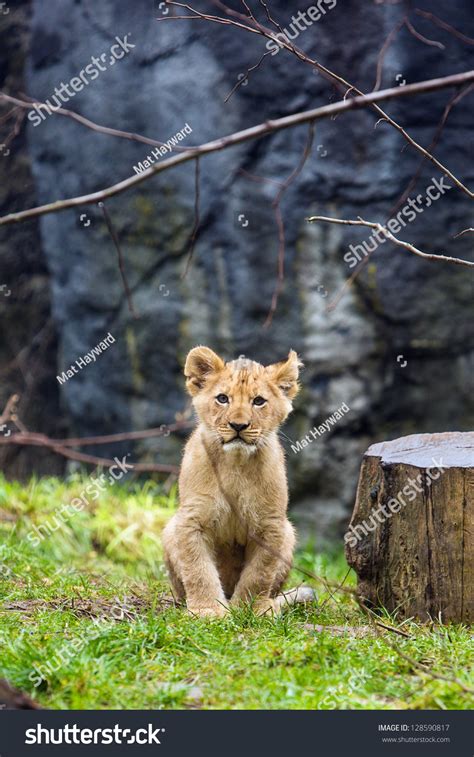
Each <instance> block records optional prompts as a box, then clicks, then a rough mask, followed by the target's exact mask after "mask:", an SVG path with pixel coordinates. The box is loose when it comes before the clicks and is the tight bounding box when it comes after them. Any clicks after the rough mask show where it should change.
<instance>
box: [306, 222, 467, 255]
mask: <svg viewBox="0 0 474 757" xmlns="http://www.w3.org/2000/svg"><path fill="white" fill-rule="evenodd" d="M306 220H307V221H310V222H318V221H322V222H325V223H336V224H340V225H343V226H367V227H368V228H370V229H376V230H377V231H378V232H380V233H381V234H383V235H384V236H385V237H387V239H390V241H391V242H393V243H394V244H396V245H398V246H399V247H403V248H404V249H405V250H408V252H411V253H413V255H418V257H420V258H425V259H426V260H436V261H438V262H443V263H454V264H455V265H462V266H466V268H474V261H472V262H471V261H470V260H462V259H461V258H451V257H449V256H447V255H432V254H431V253H428V252H422V251H421V250H419V249H418V248H417V247H415V246H414V245H412V244H410V243H409V242H404V241H403V240H401V239H398V238H397V237H396V236H394V235H393V234H392V233H391V232H390V231H389V230H388V229H386V228H385V227H384V226H382V224H381V223H372V222H371V221H364V220H363V219H362V218H359V219H358V220H357V221H355V220H349V219H346V218H329V217H327V216H311V217H310V218H307V219H306Z"/></svg>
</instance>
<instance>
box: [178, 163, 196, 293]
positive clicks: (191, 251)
mask: <svg viewBox="0 0 474 757" xmlns="http://www.w3.org/2000/svg"><path fill="white" fill-rule="evenodd" d="M199 176H200V170H199V158H196V163H195V173H194V226H193V230H192V232H191V239H190V242H189V252H188V259H187V261H186V268H185V269H184V273H183V275H182V277H181V278H183V279H184V277H185V276H186V274H187V272H188V270H189V266H190V265H191V261H192V259H193V255H194V245H195V243H196V235H197V232H198V229H199V204H200V186H199Z"/></svg>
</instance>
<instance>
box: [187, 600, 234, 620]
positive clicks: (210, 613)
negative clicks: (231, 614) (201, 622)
mask: <svg viewBox="0 0 474 757" xmlns="http://www.w3.org/2000/svg"><path fill="white" fill-rule="evenodd" d="M228 611H229V610H228V608H227V607H225V606H224V605H220V604H218V603H216V604H215V605H210V606H208V607H197V606H194V605H191V606H190V607H188V612H189V614H190V615H194V617H197V618H223V617H224V616H225V615H226V614H227V613H228Z"/></svg>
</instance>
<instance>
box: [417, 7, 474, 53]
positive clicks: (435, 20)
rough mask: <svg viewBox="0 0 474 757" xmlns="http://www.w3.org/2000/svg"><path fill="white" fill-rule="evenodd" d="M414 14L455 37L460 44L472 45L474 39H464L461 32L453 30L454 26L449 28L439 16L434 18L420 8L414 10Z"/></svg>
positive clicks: (431, 14)
mask: <svg viewBox="0 0 474 757" xmlns="http://www.w3.org/2000/svg"><path fill="white" fill-rule="evenodd" d="M415 13H417V14H418V16H423V18H427V19H429V20H430V21H432V22H433V24H436V26H439V28H440V29H444V31H446V32H449V34H452V35H453V37H457V38H458V39H460V40H461V41H462V42H465V43H466V44H467V45H474V39H472V37H466V35H465V34H463V33H462V32H459V31H458V30H457V29H455V28H454V26H451V24H448V23H446V21H443V20H442V19H441V18H439V16H435V14H434V13H430V12H429V11H423V10H421V8H415Z"/></svg>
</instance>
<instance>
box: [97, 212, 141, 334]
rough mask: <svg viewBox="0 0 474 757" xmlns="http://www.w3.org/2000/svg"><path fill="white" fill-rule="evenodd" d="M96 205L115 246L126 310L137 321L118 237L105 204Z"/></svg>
mask: <svg viewBox="0 0 474 757" xmlns="http://www.w3.org/2000/svg"><path fill="white" fill-rule="evenodd" d="M98 205H99V208H100V209H101V210H102V213H103V214H104V218H105V223H106V224H107V228H108V230H109V233H110V236H111V237H112V241H113V243H114V245H115V249H116V250H117V257H118V264H119V270H120V276H121V277H122V283H123V288H124V290H125V296H126V298H127V303H128V309H129V311H130V313H131V314H132V316H133V317H134V318H135V319H137V318H138V315H137V313H136V310H135V308H134V306H133V300H132V293H131V291H130V287H129V286H128V281H127V277H126V275H125V262H124V259H123V254H122V250H121V247H120V243H119V239H118V236H117V232H116V231H115V228H114V226H113V224H112V219H111V218H110V214H109V211H108V210H107V208H106V207H105V204H104V203H103V202H99V203H98Z"/></svg>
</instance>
